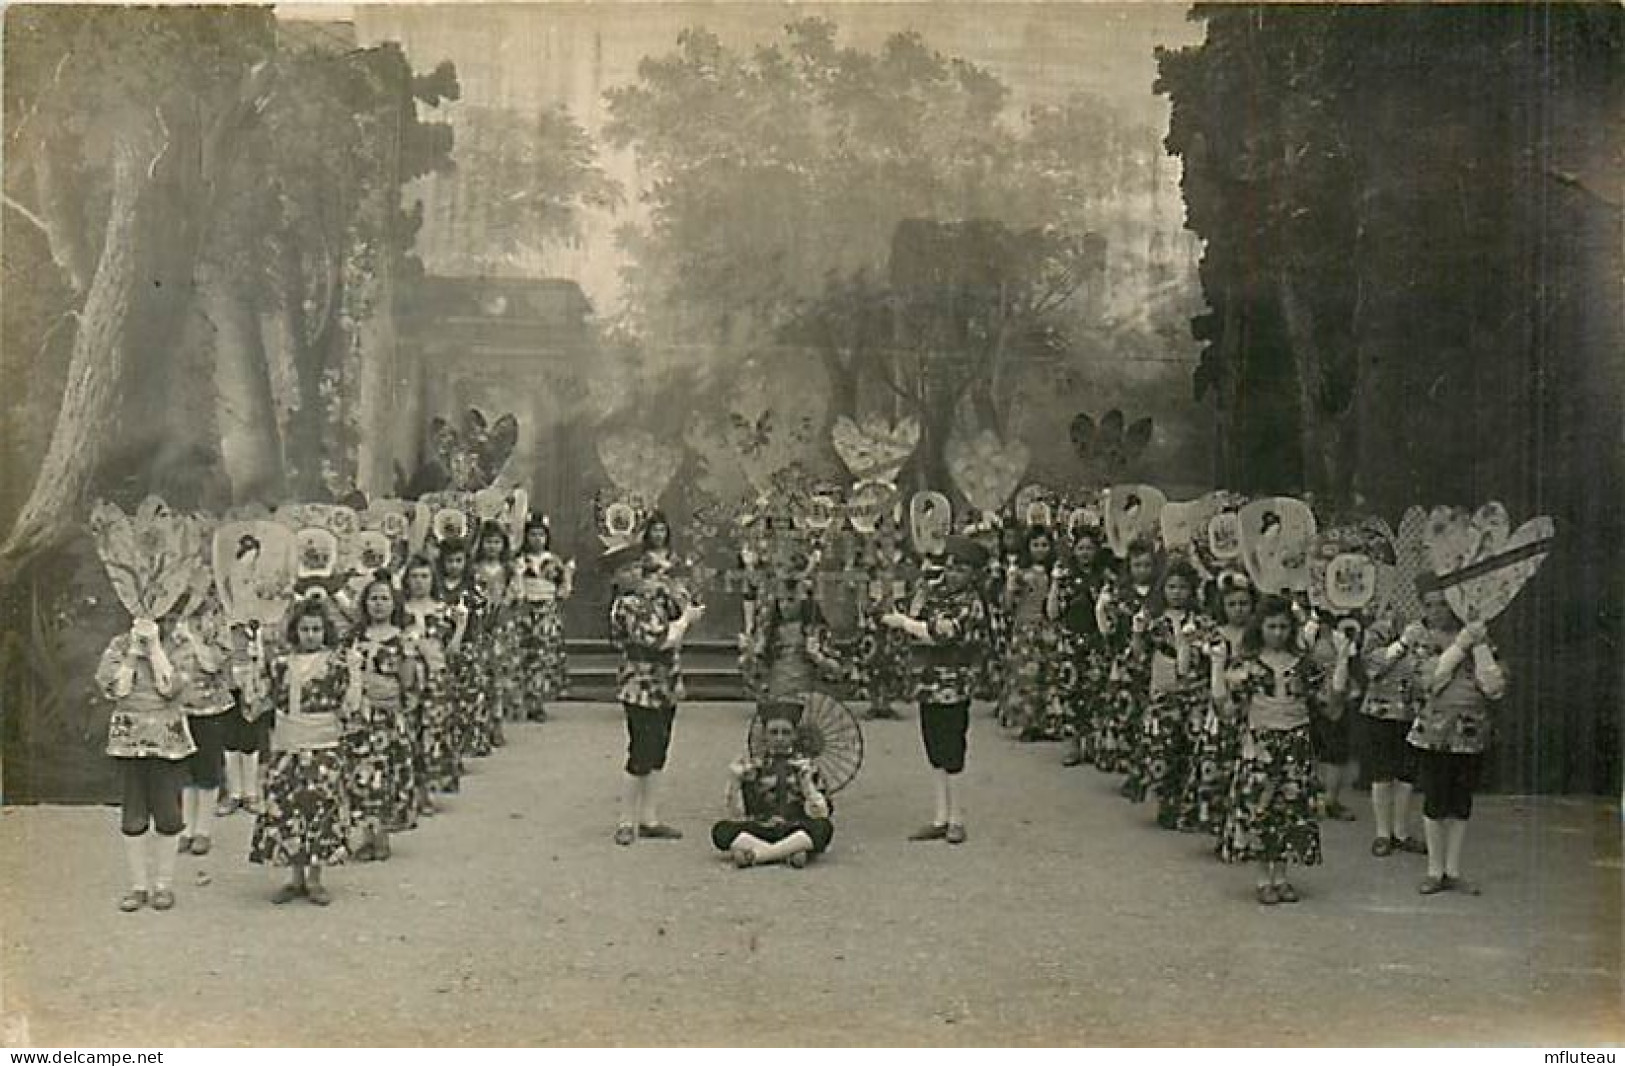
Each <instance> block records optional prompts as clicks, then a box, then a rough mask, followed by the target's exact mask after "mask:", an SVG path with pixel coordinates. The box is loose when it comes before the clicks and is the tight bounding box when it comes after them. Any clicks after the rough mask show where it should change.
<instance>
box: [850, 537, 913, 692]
mask: <svg viewBox="0 0 1625 1066" xmlns="http://www.w3.org/2000/svg"><path fill="white" fill-rule="evenodd" d="M904 565H905V561H904V557H903V556H902V554H901V553H894V554H892V555H890V556H881V557H880V558H878V559H877V560H875V561H874V563H873V564H872V565H871V566H870V567H869V573H868V582H867V584H866V587H865V590H864V591H865V595H866V602H867V603H868V605H869V609H868V610H866V611H865V612H864V615H863V620H862V623H861V624H862V626H863V635H862V637H861V638H860V640H859V642H858V686H857V688H858V692H857V695H858V698H859V699H862V700H867V701H868V703H869V707H870V709H871V710H873V711H876V712H881V713H886V712H889V711H890V710H891V706H892V704H894V703H896V702H898V701H901V700H906V699H908V698H909V696H910V694H911V693H910V691H909V690H910V676H909V674H910V669H909V644H908V638H907V637H906V636H905V635H904V634H902V633H899V632H897V631H896V630H894V629H890V628H888V627H886V626H883V625H881V624H880V623H879V618H880V616H881V615H884V614H885V613H887V612H888V611H892V610H896V609H898V607H899V605H901V604H902V603H903V602H904V601H906V600H907V599H908V581H907V578H906V576H905V569H904Z"/></svg>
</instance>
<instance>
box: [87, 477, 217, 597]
mask: <svg viewBox="0 0 1625 1066" xmlns="http://www.w3.org/2000/svg"><path fill="white" fill-rule="evenodd" d="M200 530H201V526H200V524H199V523H198V522H196V521H195V520H193V519H191V518H188V517H186V516H184V515H177V514H175V513H174V512H172V511H171V510H170V509H169V506H168V505H167V504H165V503H164V501H162V500H160V499H159V498H158V497H156V496H148V497H147V498H146V499H144V500H142V501H141V503H140V504H139V505H138V506H137V507H136V509H135V513H134V514H129V515H127V514H125V513H124V511H123V510H121V509H120V508H119V506H118V505H117V504H113V503H108V502H106V501H102V502H100V503H97V504H96V506H95V507H94V508H92V509H91V513H90V533H91V537H92V539H93V540H94V541H95V544H96V554H97V556H98V557H99V558H100V559H101V561H102V566H103V567H104V568H105V569H106V570H107V577H108V580H109V581H111V582H112V585H113V592H114V594H115V595H116V596H117V597H118V600H119V603H121V604H123V605H124V609H125V610H126V611H128V612H130V617H131V618H132V619H135V620H136V621H156V620H157V619H159V618H162V617H163V616H164V615H166V614H168V613H169V612H170V611H172V610H174V608H175V607H176V605H177V604H179V603H180V602H181V600H182V598H184V597H185V596H186V595H187V593H188V591H189V590H190V589H192V588H193V586H194V585H197V584H199V583H200V582H201V581H202V576H201V575H199V574H198V572H197V571H198V569H199V568H203V569H204V570H207V563H206V561H205V559H204V554H203V550H202V545H201V544H200V543H199V539H198V538H199V536H200Z"/></svg>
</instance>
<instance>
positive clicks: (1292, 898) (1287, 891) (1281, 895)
mask: <svg viewBox="0 0 1625 1066" xmlns="http://www.w3.org/2000/svg"><path fill="white" fill-rule="evenodd" d="M1275 895H1276V898H1278V899H1279V900H1280V901H1281V902H1282V903H1296V902H1298V899H1299V896H1298V890H1297V889H1295V888H1293V887H1292V886H1291V885H1290V884H1288V883H1287V882H1285V881H1283V882H1281V883H1280V884H1279V885H1276V886H1275Z"/></svg>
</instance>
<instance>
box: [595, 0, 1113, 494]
mask: <svg viewBox="0 0 1625 1066" xmlns="http://www.w3.org/2000/svg"><path fill="white" fill-rule="evenodd" d="M836 38H837V30H836V27H835V25H834V24H833V23H831V22H829V21H826V20H823V19H803V20H800V21H797V22H793V23H791V24H789V25H788V26H787V27H786V28H785V32H784V36H783V39H782V40H781V41H779V42H778V43H776V44H773V45H771V46H767V47H762V48H758V49H756V50H755V51H754V52H751V53H749V54H743V53H741V52H737V51H734V50H731V49H730V48H728V47H726V46H725V45H723V43H722V42H721V41H720V40H719V39H718V38H717V37H716V36H714V35H713V34H711V33H709V32H706V31H704V30H701V29H691V30H688V31H686V32H685V33H683V35H682V36H681V37H680V39H679V43H678V48H677V50H676V51H675V52H674V53H671V54H668V55H665V56H658V57H650V58H648V59H646V60H644V62H643V63H642V64H641V65H640V67H639V79H638V81H637V82H636V83H635V84H633V85H630V86H627V87H624V88H620V89H616V90H613V91H611V93H610V94H609V102H610V111H611V115H612V121H611V123H610V124H609V126H608V127H607V129H606V136H607V137H608V138H609V139H610V141H611V142H612V143H614V144H616V145H618V146H621V147H630V148H632V149H634V150H635V151H636V153H637V156H638V160H639V163H640V165H641V166H642V167H643V169H644V171H645V173H647V174H648V175H649V176H650V177H651V178H652V180H651V181H650V182H649V185H648V188H647V190H646V192H645V193H644V194H643V199H644V202H645V204H646V206H647V209H648V221H647V222H646V223H643V224H641V225H631V226H628V227H625V228H624V229H623V231H622V239H623V243H624V246H625V247H626V249H627V251H628V252H629V253H630V256H631V259H632V266H631V267H630V268H629V270H628V271H627V281H628V288H629V294H630V307H631V313H632V319H633V321H634V323H635V325H636V328H637V329H638V330H639V331H640V332H641V333H642V334H643V335H644V336H646V337H650V338H660V339H662V340H670V341H677V342H687V343H698V344H706V345H710V346H714V347H719V348H731V349H735V350H739V351H741V352H759V351H761V350H762V349H763V348H766V347H769V346H774V345H783V346H786V347H788V348H789V349H790V350H795V351H809V350H810V351H815V352H817V353H819V356H820V357H821V358H822V360H823V364H824V368H825V370H826V376H827V377H828V379H829V383H830V389H831V401H832V402H831V403H830V404H829V408H828V414H829V417H830V418H831V419H833V418H835V417H838V416H840V415H843V414H844V415H851V416H859V415H862V414H864V413H866V412H865V411H864V410H862V408H864V407H865V406H866V405H875V406H878V407H880V408H881V409H882V410H883V411H884V412H887V413H892V414H906V415H912V416H915V417H918V418H919V419H920V421H921V424H922V426H923V428H924V440H923V443H922V446H921V448H920V450H919V452H918V453H917V457H916V469H915V471H914V473H915V475H916V477H917V478H918V479H919V480H921V481H925V482H929V483H931V484H933V485H936V486H938V487H945V486H947V485H949V484H950V481H949V479H948V477H947V476H946V473H945V469H944V466H945V464H944V458H943V453H944V447H945V445H946V443H947V439H948V437H949V435H950V434H951V433H953V432H954V431H955V430H956V429H958V430H959V431H961V432H967V431H976V430H982V429H987V430H992V431H993V432H995V433H996V434H1000V435H1002V434H1003V433H1004V432H1005V431H1006V430H1007V428H1008V426H1007V423H1008V421H1009V413H1010V412H1009V408H1010V405H1011V402H1012V399H1013V397H1014V396H1015V395H1016V392H1017V390H1016V387H1015V384H1016V379H1017V376H1018V375H1017V374H1016V373H1015V372H1014V371H1015V368H1016V367H1017V366H1018V364H1019V363H1020V362H1021V361H1022V359H1024V358H1026V357H1028V356H1039V357H1042V358H1048V359H1051V360H1053V359H1057V358H1062V357H1064V355H1065V354H1066V349H1067V343H1066V333H1065V329H1064V324H1065V316H1064V315H1063V314H1062V311H1063V308H1065V306H1066V305H1067V303H1068V301H1069V300H1070V299H1071V297H1072V296H1073V295H1075V294H1076V293H1078V292H1079V290H1080V289H1081V288H1083V287H1084V286H1086V285H1087V284H1088V283H1089V282H1090V280H1091V278H1093V277H1094V276H1095V275H1096V274H1097V273H1098V272H1099V270H1100V268H1101V264H1102V262H1103V260H1104V257H1105V252H1106V248H1105V242H1104V240H1103V239H1101V238H1099V237H1097V236H1093V235H1091V234H1090V233H1089V231H1088V230H1089V221H1090V220H1089V212H1090V207H1089V205H1090V202H1091V199H1092V198H1098V197H1099V196H1101V195H1102V194H1103V193H1105V192H1106V191H1107V190H1108V189H1109V188H1111V187H1112V186H1113V184H1114V183H1117V184H1122V183H1123V176H1124V169H1123V168H1124V167H1125V159H1126V157H1127V155H1128V153H1126V152H1123V151H1119V150H1117V149H1119V148H1120V147H1121V146H1122V143H1123V142H1124V140H1125V138H1127V137H1128V136H1130V135H1131V134H1132V132H1133V131H1126V130H1125V127H1124V125H1123V124H1122V123H1121V122H1120V121H1119V120H1118V119H1117V118H1116V116H1115V115H1114V114H1113V113H1112V112H1110V110H1109V109H1107V108H1105V107H1102V106H1100V105H1098V104H1096V103H1093V102H1091V101H1089V100H1087V99H1082V98H1080V99H1076V100H1073V101H1070V102H1069V103H1067V104H1065V105H1058V106H1047V107H1041V108H1037V109H1035V110H1033V111H1031V112H1030V113H1028V114H1026V115H1024V116H1016V115H1013V114H1011V108H1010V107H1009V90H1008V88H1007V87H1006V86H1005V85H1004V84H1003V83H1002V82H1001V81H1000V80H999V79H998V78H997V77H995V76H994V75H993V74H991V73H989V72H988V71H986V70H984V69H982V68H980V67H978V66H976V65H975V64H973V63H970V62H968V61H966V60H964V59H960V58H953V57H945V56H943V55H941V54H939V53H937V52H934V51H932V50H931V49H930V47H929V46H928V45H927V44H926V42H925V41H924V40H923V39H922V38H921V37H920V36H919V35H917V34H914V33H905V34H898V35H895V36H893V37H892V38H890V39H889V40H888V41H887V42H886V43H885V44H884V45H882V46H881V47H880V48H879V49H878V50H877V51H875V52H866V51H862V50H860V49H856V48H850V47H843V46H841V45H839V44H838V43H837V39H836ZM958 220H981V221H975V222H961V221H958Z"/></svg>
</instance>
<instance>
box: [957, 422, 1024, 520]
mask: <svg viewBox="0 0 1625 1066" xmlns="http://www.w3.org/2000/svg"><path fill="white" fill-rule="evenodd" d="M946 451H947V459H948V473H949V474H950V475H951V476H952V477H953V480H954V486H955V487H956V488H957V489H959V491H960V493H962V494H963V495H964V497H965V499H966V500H968V501H969V502H970V505H971V506H972V507H975V508H976V509H977V510H980V511H997V510H999V509H1000V508H1001V507H1003V506H1004V505H1005V503H1006V502H1008V501H1009V499H1010V497H1011V495H1012V494H1013V493H1014V492H1015V491H1016V487H1017V486H1018V485H1020V484H1021V475H1022V474H1024V473H1026V472H1027V463H1028V461H1029V460H1030V458H1031V453H1030V452H1029V451H1028V450H1027V446H1026V445H1025V444H1023V443H1021V442H1020V441H1010V442H1009V443H1006V442H1004V441H1001V440H1000V439H999V438H998V435H997V434H995V433H993V432H992V431H991V430H983V431H982V432H981V433H979V434H977V435H976V436H974V437H971V438H970V439H968V440H967V439H965V438H963V437H960V436H958V435H955V436H953V437H950V438H949V439H948V446H947V449H946Z"/></svg>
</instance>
